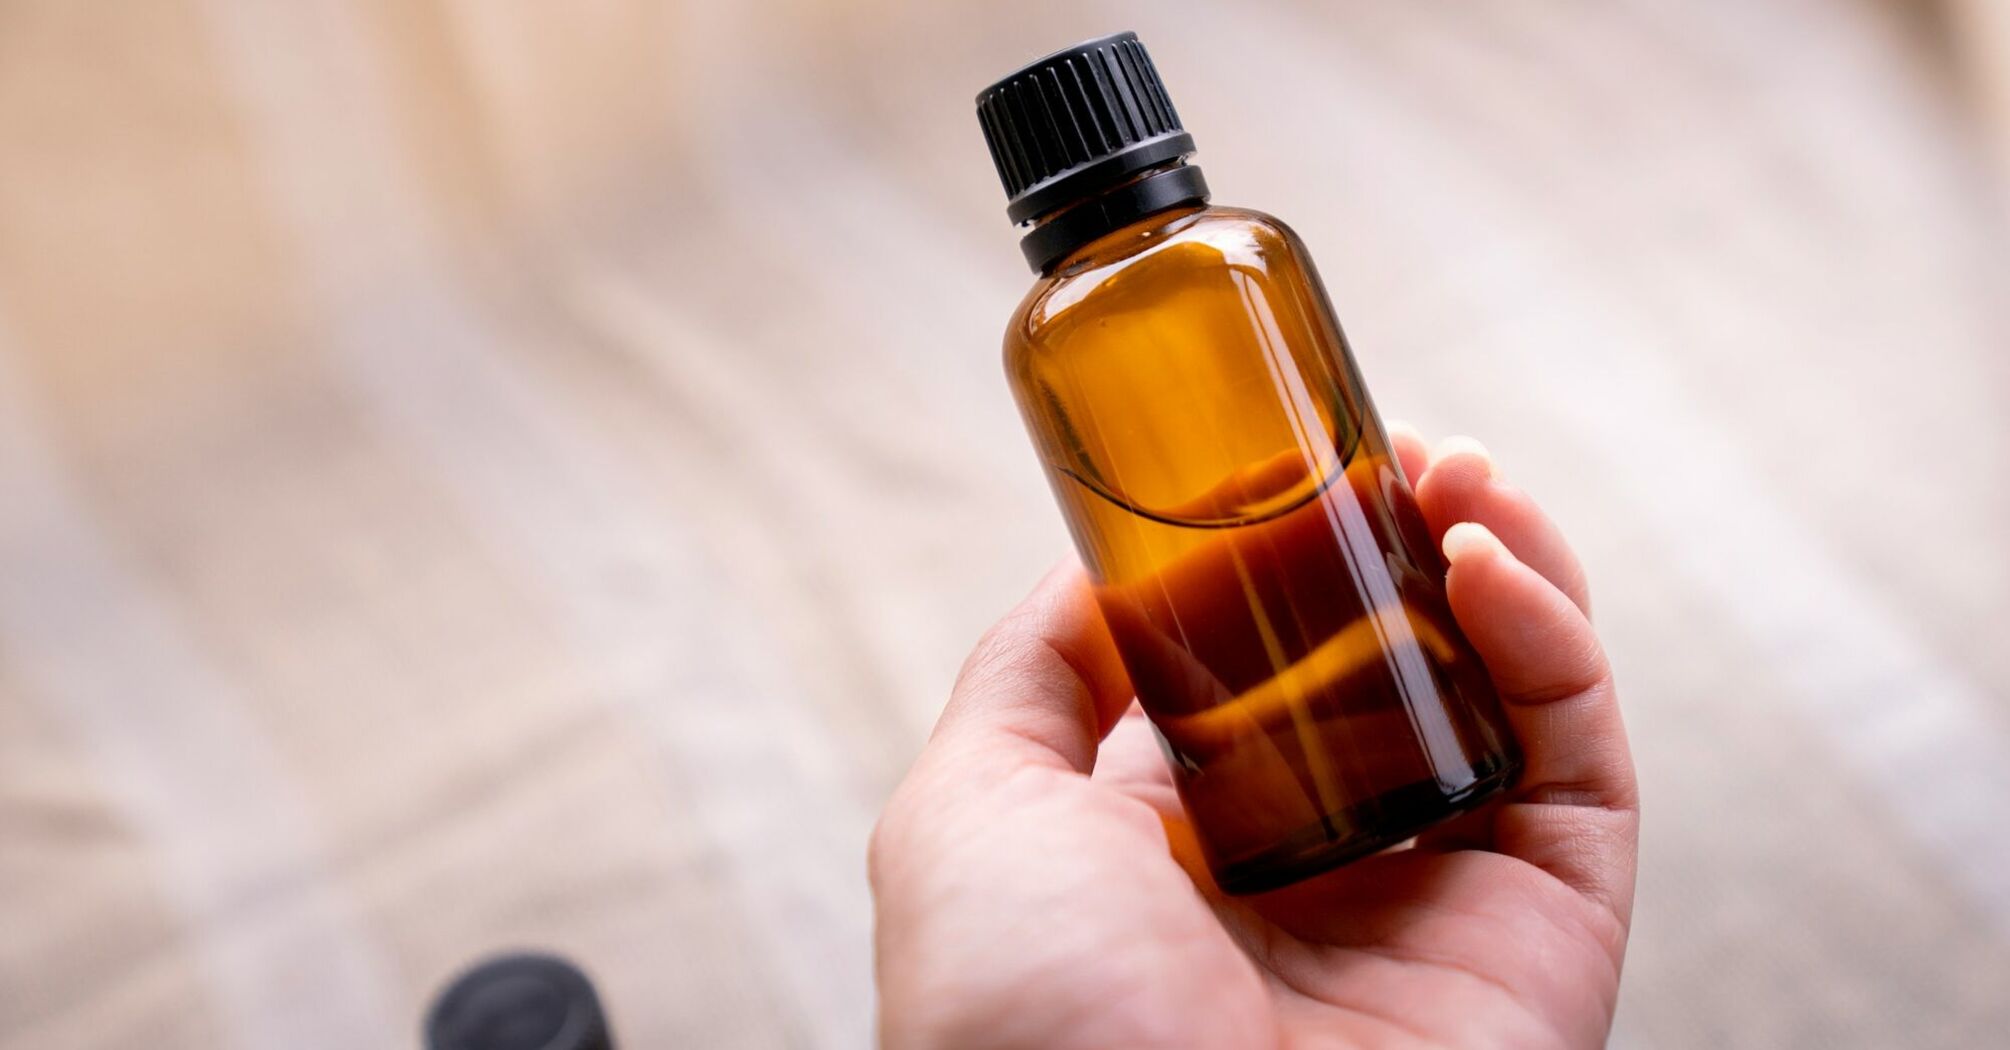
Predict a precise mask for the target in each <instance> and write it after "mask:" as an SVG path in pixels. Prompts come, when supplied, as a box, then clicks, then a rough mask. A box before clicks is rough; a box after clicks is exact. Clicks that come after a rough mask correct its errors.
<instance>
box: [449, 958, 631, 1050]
mask: <svg viewBox="0 0 2010 1050" xmlns="http://www.w3.org/2000/svg"><path fill="white" fill-rule="evenodd" d="M426 1047H427V1050H614V1040H613V1037H612V1036H611V1035H610V1034H609V1032H608V1030H607V1018H606V1015H605V1014H603V1013H602V1012H601V1009H600V997H599V996H597V995H595V994H594V992H593V983H592V982H591V981H588V980H587V979H586V975H585V974H583V973H581V972H579V969H578V968H577V967H575V966H573V965H572V964H571V963H568V962H566V961H565V960H564V959H561V958H559V957H557V956H555V955H543V954H518V955H499V956H496V957H494V958H492V959H488V960H485V961H483V962H481V963H480V964H478V965H476V966H475V967H473V968H472V969H470V970H468V971H467V972H466V973H463V974H461V975H460V976H459V977H457V978H455V979H454V981H453V983H452V984H450V985H448V986H447V989H446V991H444V992H442V993H440V997H439V998H438V999H436V1000H434V1002H433V1008H432V1010H430V1011H428V1013H427V1015H426Z"/></svg>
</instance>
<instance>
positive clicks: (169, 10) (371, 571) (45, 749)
mask: <svg viewBox="0 0 2010 1050" xmlns="http://www.w3.org/2000/svg"><path fill="white" fill-rule="evenodd" d="M2005 26H2006V19H2004V18H2003V17H2002V15H2001V13H2000V11H1999V10H1998V9H1996V8H1995V7H1993V6H1992V5H1991V4H1989V3H1988V2H1986V0H1972V2H1962V3H1953V4H1950V5H1947V6H1944V7H1943V6H1936V5H1926V4H1894V3H1875V2H1869V0H1776V2H1771V3H1763V4H1762V3H1747V2H1743V0H1715V2H1708V3H1678V2H1674V0H1669V2H1665V3H1648V2H1629V3H1614V4H1578V3H1560V2H1559V3H1539V2H1532V3H1521V4H1492V5H1426V4H1412V3H1403V2H1400V0H1387V2H1379V3H1348V4H1324V3H1312V2H1305V3H1250V4H1238V5H1228V4H1194V5H1191V6H1185V5H1175V4H1144V3H1117V2H1107V0H1092V2H1080V3H1078V2H1064V0H1037V2H1034V0H1029V2H1022V3H1018V4H1013V5H997V6H975V5H968V6H966V5H959V4H948V3H925V2H920V0H910V2H900V0H864V2H860V3H856V4H852V5H846V6H839V5H834V4H822V3H812V2H809V0H762V2H758V3H755V2H748V3H727V2H717V3H710V4H697V3H685V4H669V5H659V4H647V3H639V2H630V0H594V2H589V3H568V4H534V3H502V2H487V0H358V2H356V3H351V4H343V3H337V2H334V0H297V2H285V3H274V2H269V0H201V2H196V0H156V2H150V3H133V4H113V3H90V2H70V0H0V1047H5V1048H8V1050H15V1048H19V1050H31V1048H32V1050H52V1048H57V1050H62V1048H73V1047H75V1048H84V1047H88V1048H98V1047H135V1046H145V1047H151V1048H163V1050H175V1048H276V1047H285V1048H289V1050H291V1048H300V1050H312V1048H321V1047H327V1048H356V1047H376V1046H385V1047H392V1046H411V1045H414V1044H415V1042H416V1038H417V1037H416V1027H417V1018H418V1016H419V1014H420V1012H421V1011H422V1010H423V1008H424V1005H425V1002H426V999H427V997H428V995H429V994H430V992H431V990H432V989H434V988H435V987H437V986H438V984H439V983H440V982H441V981H442V980H444V979H445V978H446V977H448V976H449V975H450V974H451V973H452V972H453V971H454V970H455V969H457V968H458V967H460V966H461V965H463V964H464V963H466V962H467V961H469V960H470V959H471V958H472V957H474V956H475V955H477V954H478V953H481V952H484V951H487V950H491V949H494V948H498V947H506V946H515V945H536V946H546V947H551V948H555V949H558V950H560V951H563V952H566V953H568V954H570V955H572V956H573V957H574V958H576V959H577V960H579V961H580V962H582V963H583V964H584V965H585V966H586V967H587V968H588V969H589V970H590V971H592V973H593V974H594V975H595V976H596V978H597V979H598V981H599V983H600V985H601V988H602V991H603V993H604V995H605V997H606V999H607V1000H608V1003H609V1006H610V1008H611V1010H612V1012H613V1014H614V1017H615V1021H616V1024H617V1027H618V1029H619V1031H620V1033H621V1034H622V1035H623V1036H624V1037H625V1039H626V1043H625V1044H624V1045H628V1046H633V1047H670V1046H688V1047H770V1046H833V1047H847V1046H858V1045H861V1044H864V1043H866V1042H868V1041H869V1039H870V1029H871V1012H872V989H871V979H870V970H869V956H868V938H869V935H870V930H869V919H868V910H867V899H866V892H865V886H864V879H863V872H862V867H863V863H862V854H863V841H864V837H865V834H866V832H867V829H868V828H869V826H870V824H871V821H872V819H873V817H874V815H875V813H876V811H877V809H878V806H879V804H880V801H881V800H882V799H883V798H884V796H885V795H886V793H887V792H888V790H889V789H890V788H891V786H892V785H893V784H894V783H895V781H896V780H897V778H898V777H899V775H900V773H901V771H902V770H903V768H904V767H905V765H906V763H907V761H908V760H909V759H910V758H911V756H912V755H913V753H914V752H915V750H916V748H917V747H918V745H919V742H920V741H921V739H922V737H923V735H924V734H925V732H926V730H927V727H928V726H929V724H930V723H931V721H932V718H933V715H934V712H935V710H936V709H937V706H938V705H939V703H940V701H941V699H942V698H943V696H944V694H945V691H946V689H947V687H948V684H949V681H950V678H951V676H952V674H953V673H954V670H955V668H956V666H957V664H958V662H959V661H960V659H961V657H962V655H963V653H964V651H965V650H966V648H967V646H968V645H969V643H970V642H971V641H972V640H973V639H974V638H975V636H976V635H977V633H978V632H979V631H980V630H981V628H982V627H983V626H984V625H985V624H986V623H988V622H989V621H990V619H992V618H993V617H994V616H995V615H996V614H997V613H998V612H999V611H1000V610H1002V609H1003V608H1005V607H1006V606H1007V605H1009V604H1010V603H1011V602H1013V601H1014V600H1015V599H1016V598H1017V597H1018V595H1019V594H1020V593H1021V591H1022V590H1023V589H1024V588H1025V587H1026V586H1028V585H1029V584H1030V582H1031V581H1032V580H1033V578H1034V577H1035V576H1036V574H1037V573H1038V572H1039V571H1040V570H1041V569H1042V568H1043V567H1044V566H1046V565H1047V564H1048V563H1050V562H1051V560H1052V559H1054V558H1055V557H1056V556H1057V555H1058V554H1059V553H1060V552H1061V551H1062V550H1063V549H1064V545H1065V538H1064V534H1063V531H1062V529H1061V528H1060V524H1059V519H1058V517H1057V515H1056V513H1055V512H1054V511H1053V510H1052V509H1051V506H1050V504H1049V502H1048V497H1047V495H1046V493H1045V491H1044V488H1043V486H1042V483H1041V481H1040V479H1039V477H1038V474H1037V471H1036V469H1035V466H1034V463H1033V460H1032V457H1031V454H1030V451H1029V449H1028V448H1027V446H1026V444H1025V441H1024V438H1023V437H1022V436H1021V434H1020V432H1019V429H1018V423H1017V419H1016V417H1015V416H1014V414H1013V412H1012V409H1011V407H1010V404H1009V402H1008V400H1007V394H1006V391H1005V388H1004V385H1003V381H1002V377H1001V375H1000V373H999V366H998V361H997V346H998V335H999V331H1000V327H1001V325H1002V324H1003V322H1004V319H1005V317H1006V316H1007V314H1008V313H1009V311H1010V310H1011V308H1012V306H1013V304H1014V303H1015V301H1016V299H1017V297H1018V296H1019V294H1020V293H1021V291H1022V290H1023V289H1024V287H1025V285H1026V284H1027V282H1028V275H1027V274H1026V273H1025V272H1024V271H1023V269H1022V268H1021V264H1020V262H1019V259H1018V253H1017V249H1016V247H1015V243H1014V234H1013V232H1012V231H1011V230H1010V229H1008V228H1007V227H1006V225H1005V222H1004V219H1003V199H1002V196H1001V195H1000V193H999V192H998V188H997V185H996V182H995V180H994V177H993V176H992V174H991V172H990V171H989V169H988V166H987V163H988V162H987V158H986V154H985V151H984V148H983V145H982V143H981V141H980V140H979V137H978V134H977V129H976V126H975V123H974V121H973V119H972V117H971V113H970V106H971V103H970V99H971V95H972V94H973V92H974V91H975V90H976V89H977V88H978V87H979V86H981V85H982V84H983V83H985V82H986V81H988V80H989V79H991V78H992V77H993V76H995V75H997V74H999V73H1001V72H1003V71H1005V70H1006V69H1008V68H1010V67H1011V66H1013V65H1015V64H1016V63H1018V62H1020V61H1022V60H1024V59H1026V58H1028V57H1031V56H1032V55H1034V54H1036V53H1039V52H1041V51H1044V50H1047V49H1050V48H1052V47H1055V46H1058V45H1060V44H1063V43H1066V42H1069V41H1072V40H1074V39H1077V38H1080V37H1084V36H1088V35H1092V34H1096V33H1102V32H1108V31H1111V30H1114V29H1117V28H1124V27H1131V28H1136V29H1138V30H1139V31H1140V32H1141V33H1142V34H1143V36H1144V38H1145V40H1146V42H1147V43H1148V44H1149V45H1150V46H1151V48H1152V50H1153V52H1154V54H1155V55H1156V56H1157V58H1158V62H1159V65H1160V68H1161V69H1162V70H1163V72H1164V74H1165V76H1166V79H1167V80H1168V82H1169V84H1170V86H1171V88H1172V90H1173V92H1174V94H1175V97H1176V98H1177V99H1178V101H1179V105H1180V108H1181V112H1182V114H1183V115H1184V116H1185V117H1186V119H1187V122H1188V125H1189V127H1190V128H1192V129H1193V130H1194V132H1195V133H1196V135H1197V137H1198V139H1199V141H1200V143H1201V147H1202V154H1201V160H1202V161H1203V162H1204V164H1205V166H1206V170H1207V172H1208V176H1209V179H1210V181H1211V182H1212V183H1213V185H1214V186H1215V188H1216V191H1217V193H1218V195H1219V198H1218V199H1221V200H1223V201H1227V202H1234V203H1239V204H1248V205H1253V206H1257V207H1263V208H1266V209H1268V210H1272V211H1275V212H1276V213H1278V214H1281V215H1283V216H1285V217H1287V218H1288V219H1289V220H1290V221H1291V222H1292V223H1293V224H1294V225H1296V226H1297V227H1298V228H1299V230H1300V231H1301V232H1302V233H1303V234H1304V235H1305V236H1306V239H1307V240H1308V241H1309V242H1310V243H1311V244H1312V245H1313V247H1314V249H1315V251H1316V252H1317V253H1318V256H1319V260H1320V263H1321V266H1322V268H1323V270H1324V273H1325V276H1326V279H1327V281H1328V283H1329V285H1330V286H1331V288H1332V292H1333V296H1334V299H1335V300H1336V302H1337V303H1338V304H1339V307H1340V309H1341V311H1342V313H1343V316H1344V317H1345V319H1346V322H1347V324H1348V326H1349V329H1350V333H1351V335H1352V337H1353V340H1354V342H1355V344H1356V347H1357V350H1358V352H1359V354H1360V356H1361V359H1362V364H1363V367H1364V368H1365V370H1366V372H1367V375H1368V377H1369V379H1370V381H1371V383H1372V384H1373V385H1374V388H1375V391H1376V393H1377V396H1378V399H1379V401H1380V403H1381V405H1382V406H1383V408H1384V410H1385V411H1386V412H1388V413H1389V414H1391V415H1395V416H1402V417H1405V418H1408V419H1410V420H1412V421H1413V422H1415V423H1417V424H1418V425H1419V426H1421V427H1422V428H1424V429H1425V430H1426V431H1427V432H1429V433H1433V434H1444V433H1447V432H1450V431H1453V430H1457V431H1463V432H1467V433H1471V434H1475V435H1478V436H1480V437H1481V438H1482V439H1484V440H1485V441H1486V442H1487V443H1488V444H1489V445H1490V446H1491V447H1492V448H1493V450H1494V452H1495V454H1496V457H1497V458H1498V459H1499V461H1500V462H1501V463H1502V465H1503V467H1504V469H1505V471H1506V472H1507V473H1508V474H1509V475H1510V476H1511V477H1512V478H1513V479H1515V480H1516V481H1518V482H1519V483H1521V484H1523V485H1524V486H1526V487H1528V488H1529V489H1531V490H1533V491H1534V492H1535V493H1536V494H1537V495H1538V496H1539V497H1540V498H1542V499H1543V500H1544V501H1545V502H1546V503H1548V504H1549V505H1550V506H1551V507H1552V508H1554V510H1555V512H1556V514H1557V515H1558V516H1559V517H1560V518H1561V519H1562V521H1563V522H1564V523H1565V524H1566V526H1567V527H1568V529H1569V531H1570V532H1571V533H1572V534H1573V535H1574V536H1575V537H1576V539H1577V541H1578V542H1579V544H1580V545H1581V547H1582V549H1583V552H1584V554H1585V557H1586V559H1587V561H1588V563H1589V565H1590V568H1591V572H1592V576H1593V583H1594V589H1595V594H1596V602H1597V605H1598V616H1599V620H1600V623H1601V625H1602V628H1603V630H1604V632H1605V634H1606V636H1607V637H1608V638H1609V640H1610V644H1611V647H1612V650H1613V652H1614V655H1615V658H1616V660H1617V663H1618V667H1619V671H1620V675H1621V679H1622V686H1623V689H1624V693H1625V701H1626V704H1627V709H1628V719H1629V722H1630V724H1631V727H1632V731H1633V734H1634V741H1635V751H1636V753H1637V755H1638V758H1639V762H1640V766H1641V772H1642V778H1643V782H1644V789H1645V792H1646V806H1647V810H1646V814H1647V822H1646V832H1645V840H1644V844H1643V846H1644V851H1645V858H1644V859H1645V863H1644V867H1643V871H1642V875H1641V885H1640V904H1639V914H1638V923H1637V927H1636V930H1635V936H1634V941H1633V948H1632V953H1631V957H1630V959H1629V962H1628V972H1627V981H1626V989H1625V997H1624V1002H1623V1005H1622V1009H1621V1012H1620V1017H1619V1021H1618V1024H1617V1029H1616V1032H1615V1037H1614V1041H1615V1043H1616V1044H1617V1045H1620V1046H1627V1047H1671V1048H1686V1047H1696V1046H1715V1047H1769V1048H1770V1047H1796V1046H1807V1047H1838V1046H1863V1047H1888V1046H1907V1047H1963V1046H1982V1045H1989V1044H1991V1043H1993V1042H1995V1041H1997V1040H2000V1039H2001V1038H2002V1033H2003V1032H2005V1031H2010V994H2006V989H2010V836H2006V835H2005V834H2004V823H2005V821H2006V819H2007V818H2010V641H2006V635H2010V556H2006V541H2010V481H2006V478H2010V423H2006V421H2005V420H2006V418H2010V417H2006V413H2005V400H2006V395H2010V302H2006V295H2005V293H2006V290H2010V285H2006V264H2010V238H2006V236H2005V226H2004V216H2003V211H2002V205H2003V204H2004V202H2005V201H2006V200H2010V194H2006V193H2005V192H2004V186H2005V183H2004V181H2003V178H2002V175H2001V172H2002V170H2003V169H2002V168H2000V167H1995V166H1992V165H1994V164H1996V163H1998V162H1999V161H2000V160H2001V159H2003V158H2005V157H2010V152H2006V150H2005V148H2004V147H2005V139H2004V137H2003V136H2002V135H2001V134H2000V133H1999V130H1992V129H2001V128H2004V127H2010V121H2006V120H2005V116H2006V115H2010V106H2006V105H2005V101H2006V100H2010V92H2006V91H2005V90H2004V85H2005V84H2006V83H2010V78H2006V77H2005V75H2004V68H2005V66H2004V61H2005V59H2006V58H2010V47H2005V46H2004V44H2005V39H2004V38H2005V35H2006V31H2005Z"/></svg>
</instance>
